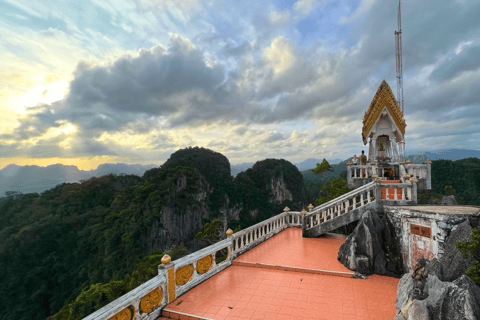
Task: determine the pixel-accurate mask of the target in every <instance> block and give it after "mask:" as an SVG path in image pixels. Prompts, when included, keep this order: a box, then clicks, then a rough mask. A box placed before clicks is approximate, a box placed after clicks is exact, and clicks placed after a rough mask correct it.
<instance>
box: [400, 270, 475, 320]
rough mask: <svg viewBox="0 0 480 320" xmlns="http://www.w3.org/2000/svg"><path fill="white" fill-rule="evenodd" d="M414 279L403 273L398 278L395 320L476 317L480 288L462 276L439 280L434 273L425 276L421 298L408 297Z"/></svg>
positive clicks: (467, 318) (448, 319)
mask: <svg viewBox="0 0 480 320" xmlns="http://www.w3.org/2000/svg"><path fill="white" fill-rule="evenodd" d="M413 288H414V280H413V279H412V273H411V272H410V273H406V274H405V275H404V276H403V277H402V279H401V280H400V284H399V286H398V293H397V305H396V307H397V316H396V317H395V320H406V319H408V320H430V319H435V320H475V319H476V320H478V319H480V288H479V287H477V286H476V285H475V283H474V282H473V281H472V279H470V278H469V277H468V276H466V275H462V276H461V277H460V278H458V279H457V280H455V281H453V282H448V281H445V282H444V281H441V280H440V279H439V278H438V277H436V276H435V275H430V276H429V277H428V278H427V281H426V284H425V289H424V291H425V292H426V293H427V294H428V297H427V298H426V299H425V300H421V301H420V300H416V299H412V296H413Z"/></svg>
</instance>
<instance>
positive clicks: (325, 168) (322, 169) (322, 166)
mask: <svg viewBox="0 0 480 320" xmlns="http://www.w3.org/2000/svg"><path fill="white" fill-rule="evenodd" d="M329 171H333V168H332V166H331V165H330V163H328V161H327V159H325V158H323V161H322V163H317V167H316V168H315V169H313V170H312V172H313V173H315V174H321V175H322V176H323V177H326V176H327V172H329Z"/></svg>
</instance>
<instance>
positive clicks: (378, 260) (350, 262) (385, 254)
mask: <svg viewBox="0 0 480 320" xmlns="http://www.w3.org/2000/svg"><path fill="white" fill-rule="evenodd" d="M395 247H396V246H395V239H393V237H392V233H391V231H390V228H389V226H388V223H387V221H386V220H381V219H380V218H379V217H378V215H377V214H376V213H375V211H373V210H368V211H367V212H365V213H364V214H363V215H362V218H361V219H360V220H359V222H358V224H357V227H356V228H355V230H354V231H353V232H352V233H351V234H350V235H349V236H348V238H347V240H346V241H345V243H344V244H343V245H342V246H341V248H340V251H339V253H338V261H340V262H341V263H342V264H343V265H344V266H345V267H347V268H348V269H350V270H352V271H356V272H359V273H361V274H365V275H370V274H374V273H375V274H380V275H388V276H394V277H395V276H396V277H398V276H399V275H400V274H401V273H402V267H401V261H399V260H398V259H396V258H394V257H396V256H397V255H396V254H395V253H396V252H395V250H394V249H395ZM387 267H388V269H387Z"/></svg>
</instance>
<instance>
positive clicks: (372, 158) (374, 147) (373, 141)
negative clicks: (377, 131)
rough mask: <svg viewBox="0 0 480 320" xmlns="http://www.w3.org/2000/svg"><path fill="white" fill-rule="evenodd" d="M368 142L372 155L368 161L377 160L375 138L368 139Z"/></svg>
mask: <svg viewBox="0 0 480 320" xmlns="http://www.w3.org/2000/svg"><path fill="white" fill-rule="evenodd" d="M370 144H371V146H372V157H371V158H370V162H372V161H374V162H375V161H377V139H370Z"/></svg>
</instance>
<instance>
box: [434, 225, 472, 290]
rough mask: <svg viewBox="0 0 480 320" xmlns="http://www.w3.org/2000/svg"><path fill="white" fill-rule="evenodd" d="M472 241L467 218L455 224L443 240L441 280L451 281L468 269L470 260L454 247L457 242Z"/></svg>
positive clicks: (470, 228)
mask: <svg viewBox="0 0 480 320" xmlns="http://www.w3.org/2000/svg"><path fill="white" fill-rule="evenodd" d="M470 241H472V227H470V224H469V222H468V220H466V221H464V222H462V223H461V224H459V225H457V228H455V230H454V231H452V232H451V233H450V235H449V236H448V237H447V240H446V241H445V247H444V253H443V256H442V257H441V258H440V263H441V264H442V267H443V268H442V269H443V270H442V271H443V272H442V278H441V279H442V280H443V281H453V280H455V279H457V278H459V277H460V276H461V275H462V274H464V273H465V270H467V269H468V267H469V264H470V261H469V260H466V259H464V258H463V255H462V254H461V253H460V251H458V249H457V247H456V243H457V242H470Z"/></svg>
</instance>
